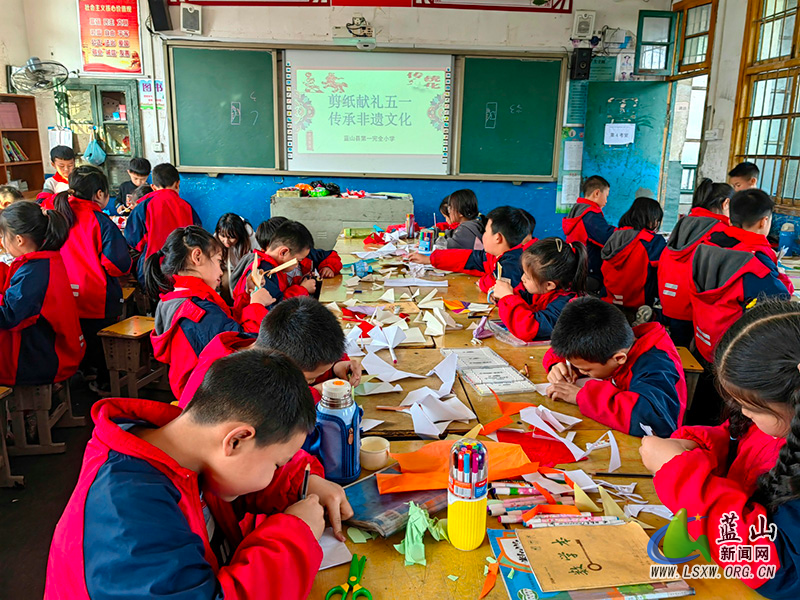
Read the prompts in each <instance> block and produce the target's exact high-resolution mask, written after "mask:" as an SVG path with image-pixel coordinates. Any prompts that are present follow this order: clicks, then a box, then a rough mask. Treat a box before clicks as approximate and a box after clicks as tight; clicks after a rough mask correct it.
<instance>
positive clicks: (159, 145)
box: [153, 142, 164, 152]
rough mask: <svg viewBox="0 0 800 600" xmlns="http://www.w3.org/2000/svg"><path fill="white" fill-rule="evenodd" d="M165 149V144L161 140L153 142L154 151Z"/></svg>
mask: <svg viewBox="0 0 800 600" xmlns="http://www.w3.org/2000/svg"><path fill="white" fill-rule="evenodd" d="M163 151H164V144H162V143H161V142H155V143H154V144H153V152H163Z"/></svg>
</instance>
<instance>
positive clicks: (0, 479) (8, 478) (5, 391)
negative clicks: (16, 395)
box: [0, 386, 25, 487]
mask: <svg viewBox="0 0 800 600" xmlns="http://www.w3.org/2000/svg"><path fill="white" fill-rule="evenodd" d="M9 394H11V388H7V387H3V386H0V487H15V486H23V485H25V478H24V477H22V476H21V475H12V474H11V465H10V464H9V462H8V450H7V449H6V428H7V425H8V421H7V417H6V401H5V398H6V396H8V395H9Z"/></svg>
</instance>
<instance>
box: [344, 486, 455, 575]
mask: <svg viewBox="0 0 800 600" xmlns="http://www.w3.org/2000/svg"><path fill="white" fill-rule="evenodd" d="M426 531H428V532H430V534H431V537H433V539H435V540H436V541H437V542H439V541H441V540H443V539H444V540H447V541H450V540H449V539H448V537H447V520H446V519H443V520H442V521H439V520H438V519H432V518H431V517H430V515H429V514H428V511H427V510H426V509H424V508H421V507H419V506H417V505H416V504H415V503H414V502H409V503H408V523H406V536H405V538H403V541H402V542H400V543H399V544H396V545H395V546H394V549H395V550H397V551H398V552H399V553H400V554H402V555H403V556H404V557H405V565H406V566H407V567H409V566H411V565H423V566H426V565H427V563H426V562H425V542H424V537H425V532H426ZM348 533H349V532H348Z"/></svg>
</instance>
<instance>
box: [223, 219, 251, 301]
mask: <svg viewBox="0 0 800 600" xmlns="http://www.w3.org/2000/svg"><path fill="white" fill-rule="evenodd" d="M214 237H215V238H217V240H219V242H220V243H221V244H222V246H223V248H224V253H223V261H224V263H223V264H224V266H223V269H222V283H221V285H220V295H221V296H222V297H223V298H225V301H226V302H227V303H228V304H229V305H232V304H233V288H235V287H236V283H237V282H238V281H239V280H238V279H235V278H234V273H235V271H236V266H237V265H238V264H239V262H240V261H241V260H242V257H243V256H246V255H248V254H250V253H251V252H252V251H253V250H254V249H255V248H257V247H258V246H257V244H258V242H257V241H256V233H255V231H253V226H252V225H250V223H248V222H247V221H246V220H245V219H244V218H242V217H240V216H239V215H237V214H236V213H225V214H224V215H222V216H221V217H220V218H219V221H217V228H216V230H215V231H214ZM251 258H252V257H251Z"/></svg>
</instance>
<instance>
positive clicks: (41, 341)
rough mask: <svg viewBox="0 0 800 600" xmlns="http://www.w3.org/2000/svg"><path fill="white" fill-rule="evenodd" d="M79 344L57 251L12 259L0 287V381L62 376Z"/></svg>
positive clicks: (34, 381)
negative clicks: (0, 358)
mask: <svg viewBox="0 0 800 600" xmlns="http://www.w3.org/2000/svg"><path fill="white" fill-rule="evenodd" d="M85 350H86V344H85V343H84V338H83V334H82V333H81V325H80V321H79V320H78V308H77V306H76V305H75V297H74V296H73V295H72V288H70V283H69V279H68V277H67V271H66V269H65V268H64V261H63V260H62V258H61V255H60V254H59V253H58V252H56V251H40V252H29V253H28V254H24V255H22V256H20V257H18V258H16V259H14V262H12V263H11V267H10V268H9V270H8V278H7V280H6V282H5V284H3V285H2V286H1V287H0V356H2V357H3V358H2V360H0V384H2V385H7V386H12V387H13V386H15V385H45V384H49V383H56V382H59V381H64V380H65V379H68V378H69V377H71V376H72V375H74V374H75V372H76V371H77V370H78V365H80V362H81V360H82V359H83V355H84V352H85Z"/></svg>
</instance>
